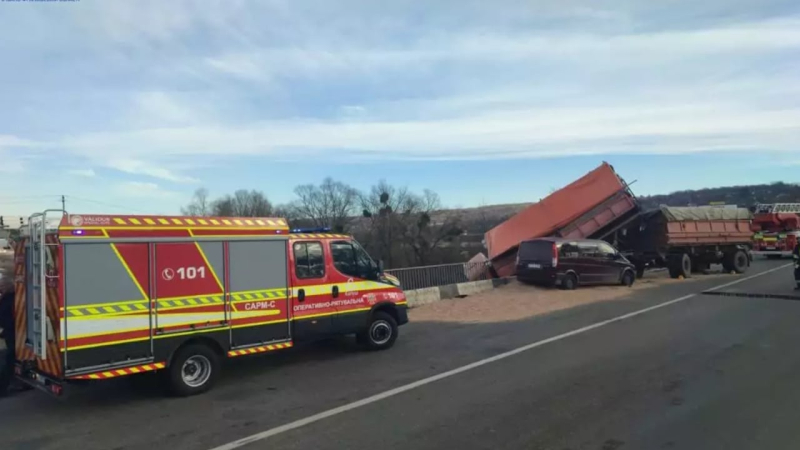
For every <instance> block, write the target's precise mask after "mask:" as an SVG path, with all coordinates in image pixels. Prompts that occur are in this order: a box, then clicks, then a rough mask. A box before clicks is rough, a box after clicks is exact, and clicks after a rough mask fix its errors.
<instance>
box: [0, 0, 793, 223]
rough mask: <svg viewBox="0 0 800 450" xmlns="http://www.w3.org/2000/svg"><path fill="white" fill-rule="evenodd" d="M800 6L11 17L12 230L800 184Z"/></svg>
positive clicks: (1, 115) (64, 8)
mask: <svg viewBox="0 0 800 450" xmlns="http://www.w3.org/2000/svg"><path fill="white" fill-rule="evenodd" d="M798 74H800V3H798V2H797V1H796V0H791V1H785V0H740V1H737V0H707V1H703V2H697V1H693V0H692V1H690V0H669V1H660V2H652V1H639V0H609V1H596V0H594V1H590V0H586V1H580V0H578V1H573V0H562V1H558V2H555V1H540V0H529V1H511V0H508V1H503V0H500V1H497V2H485V1H473V0H457V1H456V0H431V1H426V2H419V1H406V0H397V1H392V2H376V1H373V0H340V1H336V2H331V1H324V0H307V1H306V0H289V1H279V0H275V1H272V0H263V1H236V0H225V1H215V0H202V1H182V0H171V1H149V0H137V1H116V0H102V1H100V0H80V1H73V2H55V1H51V2H32V1H27V2H4V1H0V215H3V214H5V215H28V214H30V213H32V212H34V211H37V210H41V209H43V208H47V207H57V206H58V205H59V203H58V199H59V196H60V195H62V194H63V195H66V196H67V209H68V210H70V212H73V213H125V212H127V213H131V214H134V213H151V214H175V213H178V212H179V209H180V206H181V205H184V204H186V203H187V202H188V201H189V200H190V198H191V195H192V193H193V192H194V191H195V190H196V189H197V188H199V187H205V188H206V189H208V190H209V192H210V193H211V196H212V197H214V196H219V195H224V194H227V193H231V192H233V191H234V190H236V189H240V188H246V189H258V190H261V191H263V192H264V193H266V194H267V196H268V197H269V198H270V199H271V200H272V201H273V202H274V203H285V202H288V201H291V200H292V199H293V192H292V191H293V188H294V186H296V185H298V184H306V183H319V182H320V181H321V180H322V179H323V178H325V177H327V176H330V177H333V178H334V179H337V180H340V181H343V182H345V183H348V184H350V185H352V186H354V187H357V188H360V189H368V188H369V187H370V186H371V185H373V184H375V183H376V182H377V181H379V180H381V179H384V180H386V181H388V182H390V183H392V184H396V185H401V186H407V187H408V188H409V189H411V190H413V191H422V190H423V189H432V190H434V191H436V192H438V193H439V194H440V196H441V199H442V202H443V203H444V204H445V205H447V206H454V207H455V206H459V207H469V206H478V205H484V204H496V203H515V202H526V201H536V200H538V199H539V198H541V197H543V196H544V195H546V194H547V193H548V192H550V191H551V190H553V189H556V188H559V187H562V186H564V185H566V184H568V183H569V182H571V181H572V180H574V179H575V178H577V177H579V176H581V175H582V174H584V173H585V172H587V171H588V170H591V169H592V168H594V167H596V166H597V165H599V164H600V163H601V162H602V161H607V162H609V163H611V164H612V165H613V166H614V167H615V168H616V170H617V172H618V173H619V174H620V175H621V176H622V177H623V178H625V179H626V180H627V181H628V182H631V181H634V180H635V181H636V182H635V184H633V185H632V188H633V190H634V192H635V193H636V194H638V195H646V194H657V193H667V192H671V191H675V190H681V189H692V188H701V187H713V186H723V185H735V184H751V183H769V182H774V181H785V182H800V145H799V144H800V77H799V76H798Z"/></svg>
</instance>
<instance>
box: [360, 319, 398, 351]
mask: <svg viewBox="0 0 800 450" xmlns="http://www.w3.org/2000/svg"><path fill="white" fill-rule="evenodd" d="M399 331H400V330H399V329H398V328H397V321H396V320H394V317H392V316H391V315H389V314H387V313H385V312H383V311H378V312H376V313H374V314H373V315H372V318H371V319H370V321H369V325H368V326H367V329H366V330H364V331H362V332H360V333H358V334H357V335H356V341H357V342H360V343H361V344H362V345H364V347H366V348H367V350H386V349H388V348H391V347H392V346H393V345H394V341H396V340H397V336H398V335H399Z"/></svg>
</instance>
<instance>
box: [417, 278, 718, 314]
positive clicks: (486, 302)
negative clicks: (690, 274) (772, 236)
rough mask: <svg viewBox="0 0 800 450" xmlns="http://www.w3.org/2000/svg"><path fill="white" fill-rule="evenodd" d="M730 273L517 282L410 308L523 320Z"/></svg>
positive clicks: (424, 312)
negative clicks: (572, 283)
mask: <svg viewBox="0 0 800 450" xmlns="http://www.w3.org/2000/svg"><path fill="white" fill-rule="evenodd" d="M729 276H730V275H727V274H721V273H712V274H708V275H702V276H698V277H696V278H690V279H688V280H673V279H671V278H669V276H668V275H667V273H666V272H663V271H662V272H655V273H648V274H647V275H646V276H645V277H644V278H643V279H641V280H637V281H636V283H635V284H634V285H633V287H630V288H628V287H624V286H592V287H580V288H578V289H576V290H574V291H563V290H560V289H555V288H540V287H535V286H528V285H525V284H521V283H518V282H516V281H515V282H513V283H511V284H509V285H507V286H503V287H500V288H497V289H493V290H491V291H487V292H482V293H480V294H476V295H471V296H469V297H465V298H454V299H448V300H442V301H439V302H436V303H432V304H430V305H425V306H421V307H419V308H414V309H412V310H410V311H409V317H410V318H411V320H413V321H417V322H421V321H436V322H461V323H486V322H505V321H511V320H519V319H523V318H526V317H532V316H537V315H540V314H545V313H548V312H552V311H558V310H561V309H567V308H572V307H575V306H580V305H585V304H589V303H596V302H602V301H608V300H614V299H618V298H622V297H624V296H626V295H629V294H630V293H631V292H636V291H642V290H646V289H651V288H653V287H656V286H662V285H665V284H671V283H692V282H693V281H695V280H707V279H709V277H729Z"/></svg>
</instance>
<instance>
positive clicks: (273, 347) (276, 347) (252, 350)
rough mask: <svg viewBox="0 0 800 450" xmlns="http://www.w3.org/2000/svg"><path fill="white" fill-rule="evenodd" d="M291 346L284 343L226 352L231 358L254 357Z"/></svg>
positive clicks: (288, 343)
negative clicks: (257, 354)
mask: <svg viewBox="0 0 800 450" xmlns="http://www.w3.org/2000/svg"><path fill="white" fill-rule="evenodd" d="M291 346H292V343H291V342H284V343H282V344H271V345H262V346H261V347H250V348H244V349H241V350H231V351H229V352H228V356H229V357H231V358H232V357H234V356H244V355H254V354H256V353H264V352H271V351H273V350H280V349H283V348H289V347H291Z"/></svg>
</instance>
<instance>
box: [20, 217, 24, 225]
mask: <svg viewBox="0 0 800 450" xmlns="http://www.w3.org/2000/svg"><path fill="white" fill-rule="evenodd" d="M22 225H24V224H23V223H22V217H20V218H19V226H22Z"/></svg>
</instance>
